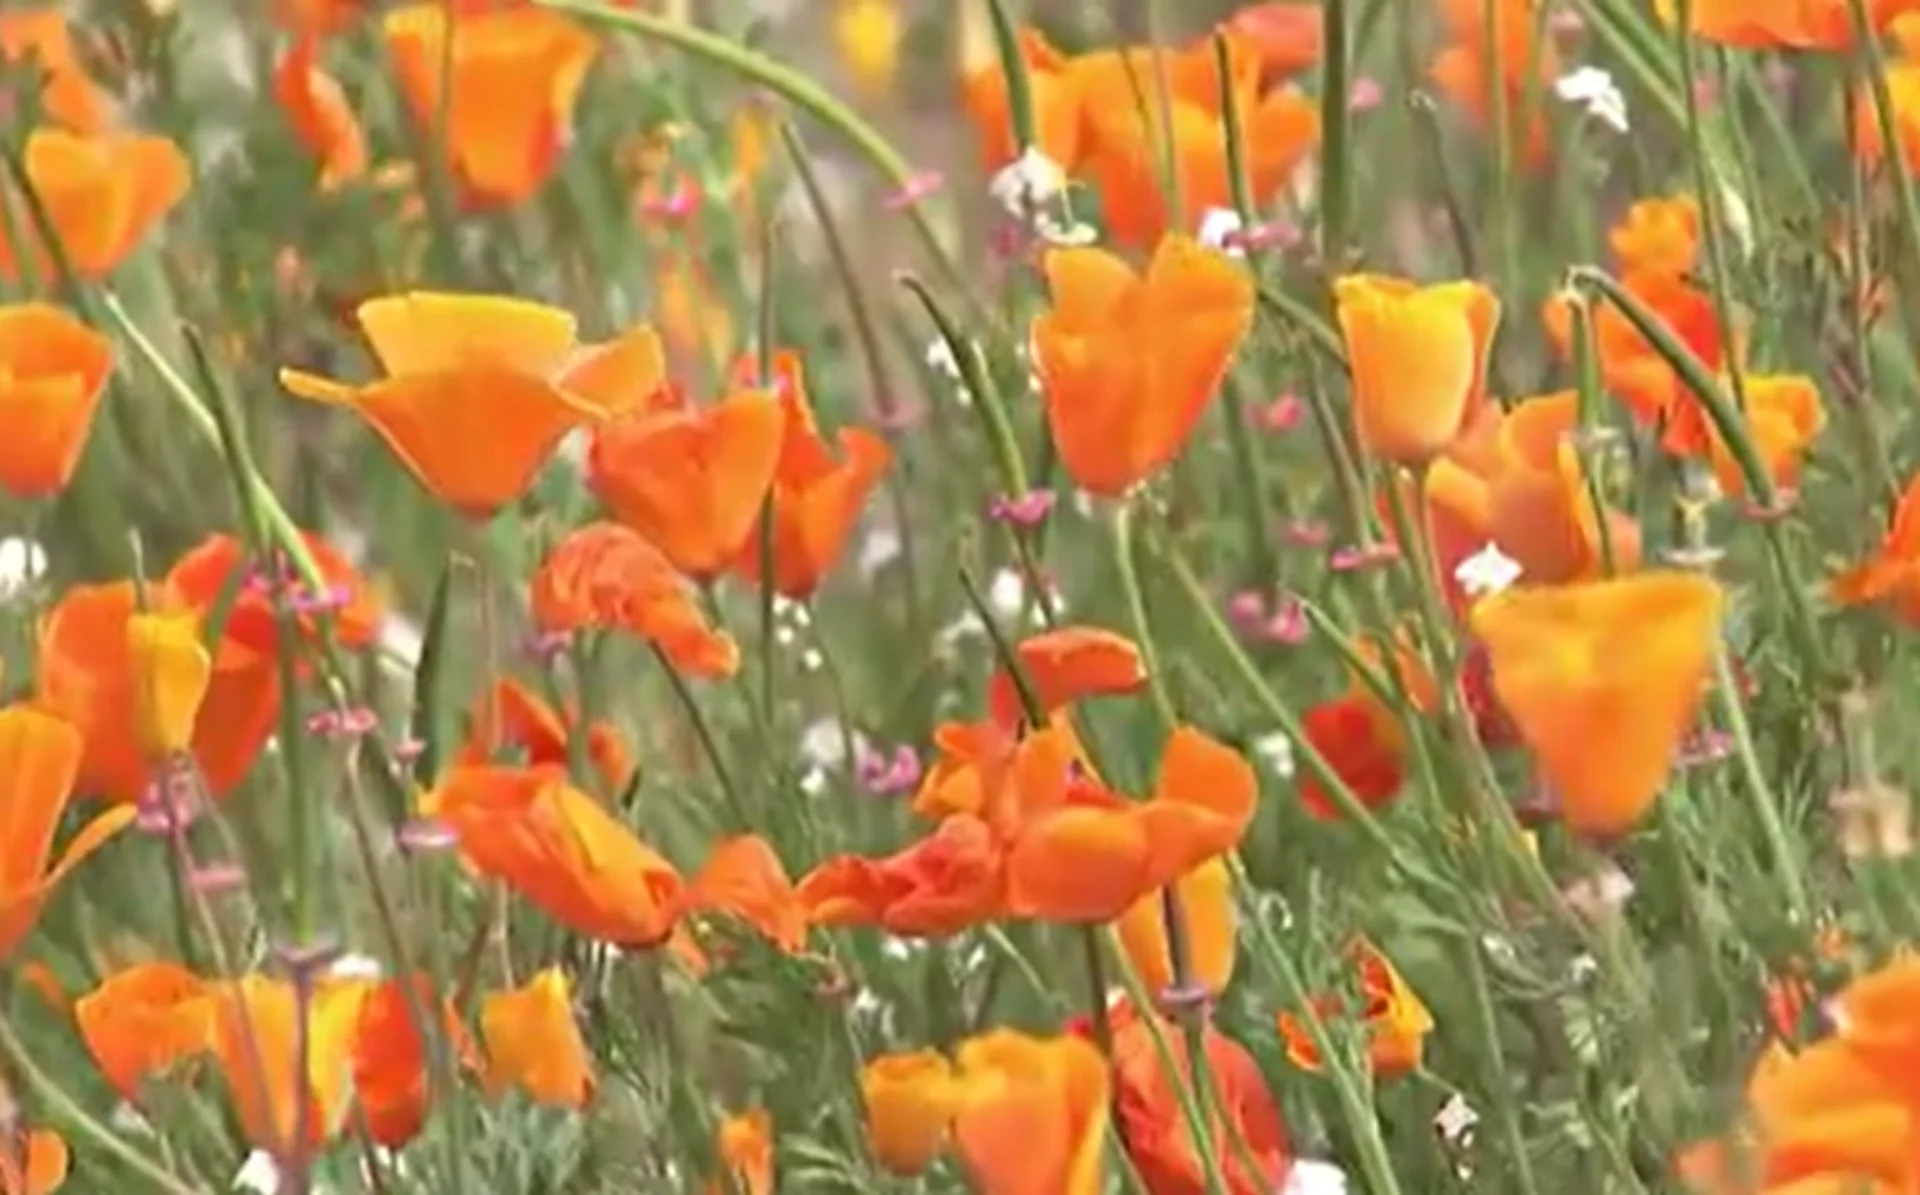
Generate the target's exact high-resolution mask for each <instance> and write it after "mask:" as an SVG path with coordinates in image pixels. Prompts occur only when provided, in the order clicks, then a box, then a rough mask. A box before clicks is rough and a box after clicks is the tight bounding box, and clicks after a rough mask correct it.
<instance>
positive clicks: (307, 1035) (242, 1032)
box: [207, 975, 372, 1158]
mask: <svg viewBox="0 0 1920 1195" xmlns="http://www.w3.org/2000/svg"><path fill="white" fill-rule="evenodd" d="M371 986H372V985H371V984H369V983H368V982H367V981H365V980H344V979H321V980H319V981H317V982H315V983H314V984H313V988H312V990H311V991H310V992H309V993H307V994H306V995H305V996H304V997H303V996H302V995H301V993H300V992H299V990H298V989H296V988H295V986H294V984H293V982H292V981H291V980H286V979H278V978H269V977H267V976H264V975H244V976H241V977H240V978H239V979H234V980H223V981H219V982H216V983H212V984H209V985H208V988H207V999H208V1001H209V1002H210V1004H211V1007H212V1018H213V1041H212V1051H213V1056H214V1060H215V1062H216V1063H217V1064H218V1065H219V1068H220V1074H221V1075H222V1077H224V1078H225V1079H226V1083H227V1093H228V1096H229V1097H230V1098H231V1099H232V1100H233V1108H234V1111H235V1112H236V1113H237V1114H238V1115H239V1118H240V1125H241V1128H242V1129H243V1130H244V1131H245V1133H246V1135H247V1140H248V1141H249V1142H251V1143H252V1144H253V1146H254V1147H255V1148H257V1149H262V1150H265V1151H266V1152H267V1153H269V1154H272V1155H274V1156H275V1157H277V1158H285V1157H288V1156H289V1155H290V1154H292V1153H293V1152H294V1151H297V1150H306V1149H310V1148H312V1147H314V1146H318V1145H319V1144H321V1143H322V1142H324V1141H325V1140H327V1138H328V1137H330V1136H332V1135H333V1133H334V1132H335V1131H336V1130H337V1129H338V1128H339V1127H340V1123H341V1121H342V1120H343V1119H344V1118H345V1116H346V1113H347V1108H348V1105H349V1102H350V1100H349V1097H350V1096H351V1095H352V1090H351V1078H352V1071H351V1066H352V1057H353V1047H354V1035H355V1031H356V1030H357V1028H358V1026H359V1022H360V1009H361V1005H362V1002H363V1001H364V1000H365V999H366V995H367V993H368V991H369V990H370V989H371ZM303 1012H304V1013H305V1016H304V1020H305V1022H306V1024H305V1027H304V1029H303V1027H302V1025H301V1021H302V1019H303V1018H302V1013H303ZM303 1058H304V1060H305V1063H306V1065H305V1068H304V1070H305V1073H304V1074H303V1073H302V1066H301V1062H302V1059H303ZM303 1127H304V1129H305V1130H306V1140H305V1141H304V1142H302V1141H301V1140H300V1137H299V1133H300V1130H301V1129H302V1128H303Z"/></svg>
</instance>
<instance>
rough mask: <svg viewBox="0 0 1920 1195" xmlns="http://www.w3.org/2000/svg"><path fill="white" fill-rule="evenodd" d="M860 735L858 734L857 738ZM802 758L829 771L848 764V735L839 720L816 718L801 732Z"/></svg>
mask: <svg viewBox="0 0 1920 1195" xmlns="http://www.w3.org/2000/svg"><path fill="white" fill-rule="evenodd" d="M857 737H858V736H856V738H857ZM800 758H801V759H804V760H806V761H807V763H809V764H811V765H812V766H814V767H816V768H826V769H828V770H829V771H832V770H836V769H839V768H843V767H845V766H846V764H847V735H846V731H845V730H844V729H843V728H842V727H841V725H840V723H839V721H838V720H836V719H834V718H816V719H815V720H814V721H812V722H809V723H808V724H807V726H806V729H804V730H802V731H801V732H800Z"/></svg>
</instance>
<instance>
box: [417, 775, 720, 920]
mask: <svg viewBox="0 0 1920 1195" xmlns="http://www.w3.org/2000/svg"><path fill="white" fill-rule="evenodd" d="M422 812H423V813H425V814H426V815H427V816H428V817H435V818H439V819H440V820H442V821H444V822H445V823H446V824H447V825H448V826H450V827H452V829H453V832H454V833H455V834H456V835H457V836H458V837H459V840H460V850H461V853H462V854H463V855H464V856H465V857H466V859H467V861H468V862H470V863H471V864H472V865H473V866H474V867H475V868H476V869H477V870H478V871H480V872H481V873H482V874H483V875H487V876H491V877H492V878H494V879H497V880H501V881H503V882H504V883H506V884H507V885H508V886H509V887H511V888H512V889H513V890H514V891H516V892H518V893H519V894H520V895H522V896H524V897H526V898H527V899H528V900H529V901H531V902H533V903H534V904H535V905H537V906H539V907H540V908H541V909H542V910H544V911H545V912H546V913H547V915H548V916H550V917H552V918H553V919H554V920H556V921H558V922H560V923H561V924H562V925H565V926H566V927H567V928H569V929H571V930H573V931H575V932H576V933H580V934H583V935H585V936H587V937H590V938H595V939H598V940H600V941H603V942H608V943H611V944H613V945H615V946H623V947H627V948H629V949H642V948H646V947H651V946H658V945H659V944H660V943H662V942H664V941H666V939H667V936H668V935H669V934H671V933H672V932H673V926H674V922H675V921H676V920H677V919H678V917H679V915H680V911H681V910H680V905H681V893H682V885H681V881H680V873H679V872H677V871H675V870H674V867H673V864H671V863H669V862H667V861H666V860H665V859H663V858H661V857H660V856H659V855H658V854H656V853H655V852H654V851H653V848H651V847H649V846H647V845H646V844H645V843H643V842H641V841H640V840H639V839H638V838H636V837H635V836H634V834H633V832H632V831H631V830H629V829H627V827H626V826H625V825H624V824H622V823H621V822H620V821H619V820H618V819H616V818H615V817H614V816H613V815H612V814H611V813H609V812H607V810H606V809H605V808H604V807H603V806H601V804H600V803H599V802H598V801H595V800H594V799H593V798H592V797H590V796H588V795H587V794H585V793H583V792H581V791H580V790H579V789H577V788H574V787H573V786H571V785H569V784H568V783H567V781H566V774H565V773H564V772H562V771H561V770H559V769H557V768H541V767H526V768H516V767H501V766H497V765H479V766H471V765H469V766H457V767H454V768H451V769H449V770H448V772H447V773H446V775H445V776H444V777H442V779H441V781H440V784H439V785H438V787H436V788H435V789H434V790H433V791H432V792H430V793H428V794H427V795H426V797H425V798H424V801H423V807H422Z"/></svg>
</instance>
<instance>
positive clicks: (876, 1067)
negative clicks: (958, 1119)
mask: <svg viewBox="0 0 1920 1195" xmlns="http://www.w3.org/2000/svg"><path fill="white" fill-rule="evenodd" d="M959 1097H960V1086H959V1083H958V1082H957V1081H956V1079H955V1076H954V1073H953V1064H952V1063H951V1062H949V1061H948V1060H947V1056H946V1055H945V1054H942V1053H940V1051H938V1050H915V1051H913V1052H911V1053H902V1054H883V1055H881V1056H880V1057H878V1058H875V1059H874V1060H873V1061H871V1062H869V1063H867V1065H866V1067H865V1068H864V1069H863V1070H862V1071H861V1072H860V1098H861V1102H862V1104H864V1105H865V1107H866V1111H867V1148H868V1150H870V1151H871V1152H872V1154H873V1160H874V1161H876V1162H878V1163H880V1168H881V1169H883V1170H885V1171H886V1172H887V1173H888V1174H892V1175H896V1176H899V1177H902V1178H912V1177H914V1176H915V1175H918V1174H921V1173H923V1172H925V1170H926V1169H927V1167H929V1166H931V1165H933V1160H934V1159H935V1158H936V1157H938V1156H939V1155H940V1151H941V1150H943V1149H945V1148H946V1144H947V1135H948V1130H949V1129H951V1127H952V1125H953V1117H954V1113H955V1111H957V1110H958V1107H959V1102H960V1100H959Z"/></svg>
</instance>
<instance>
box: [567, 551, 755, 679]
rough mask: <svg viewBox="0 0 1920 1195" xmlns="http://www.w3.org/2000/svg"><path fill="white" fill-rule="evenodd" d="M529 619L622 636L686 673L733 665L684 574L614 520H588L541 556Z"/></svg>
mask: <svg viewBox="0 0 1920 1195" xmlns="http://www.w3.org/2000/svg"><path fill="white" fill-rule="evenodd" d="M533 619H534V622H535V623H536V624H537V625H538V626H539V627H540V629H541V630H543V631H550V632H556V633H570V632H573V631H579V630H583V629H589V628H591V629H598V630H610V631H624V632H625V633H627V634H629V635H634V636H636V637H638V638H641V639H644V640H646V641H647V642H649V643H651V644H653V645H654V646H656V647H658V648H659V649H660V651H661V653H662V654H663V655H665V656H666V658H667V660H668V662H669V663H671V664H672V665H673V666H674V667H675V668H677V669H679V670H680V671H681V672H684V673H686V674H688V675H690V676H697V677H708V678H716V677H726V676H731V675H733V673H734V671H735V670H736V669H737V668H739V666H740V648H739V646H738V645H737V644H736V643H735V642H734V640H733V636H731V635H729V634H727V633H726V632H725V631H718V630H715V629H714V628H713V627H711V626H710V625H708V623H707V618H706V615H705V614H704V613H703V612H702V611H701V609H700V606H699V603H698V602H697V601H696V600H695V598H694V594H693V587H692V586H691V585H690V584H689V583H688V581H687V579H686V577H684V576H682V575H681V574H680V572H679V570H677V569H675V568H674V567H673V562H672V561H670V560H668V559H667V557H666V555H665V554H664V553H662V552H661V551H660V549H658V548H656V547H654V546H653V545H652V544H650V543H648V542H647V541H646V540H645V539H642V538H641V537H640V535H639V533H638V532H635V531H633V530H631V529H630V528H627V527H624V526H622V525H621V524H619V523H590V524H588V525H587V526H585V527H582V528H580V529H578V530H576V531H574V532H572V533H570V534H569V535H568V536H567V537H566V538H565V539H563V540H561V541H560V543H559V544H558V545H556V546H555V547H554V549H553V551H551V552H549V553H547V558H546V559H545V560H543V561H541V563H540V569H539V571H538V572H537V573H535V574H534V578H533Z"/></svg>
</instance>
